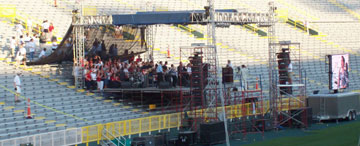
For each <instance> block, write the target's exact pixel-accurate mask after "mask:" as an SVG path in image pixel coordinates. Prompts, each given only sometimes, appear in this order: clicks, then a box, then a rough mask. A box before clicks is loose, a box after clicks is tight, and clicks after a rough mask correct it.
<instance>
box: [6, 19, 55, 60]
mask: <svg viewBox="0 0 360 146" xmlns="http://www.w3.org/2000/svg"><path fill="white" fill-rule="evenodd" d="M26 26H27V29H24V27H23V25H22V24H20V23H18V24H16V25H15V30H16V36H13V37H11V39H10V45H9V47H10V50H11V52H10V57H12V58H14V59H15V60H16V65H17V66H18V65H20V64H23V65H26V61H30V62H31V61H34V60H35V59H36V58H35V54H36V53H37V52H40V53H39V56H38V58H43V57H45V56H46V48H42V47H41V46H42V44H44V43H46V42H48V41H53V42H54V43H56V39H51V38H52V37H53V34H52V32H53V30H54V25H53V24H52V23H49V22H48V21H47V20H45V21H43V24H42V25H41V32H40V34H37V33H33V30H34V29H33V26H32V22H31V20H28V21H27V25H26ZM27 56H29V58H27Z"/></svg>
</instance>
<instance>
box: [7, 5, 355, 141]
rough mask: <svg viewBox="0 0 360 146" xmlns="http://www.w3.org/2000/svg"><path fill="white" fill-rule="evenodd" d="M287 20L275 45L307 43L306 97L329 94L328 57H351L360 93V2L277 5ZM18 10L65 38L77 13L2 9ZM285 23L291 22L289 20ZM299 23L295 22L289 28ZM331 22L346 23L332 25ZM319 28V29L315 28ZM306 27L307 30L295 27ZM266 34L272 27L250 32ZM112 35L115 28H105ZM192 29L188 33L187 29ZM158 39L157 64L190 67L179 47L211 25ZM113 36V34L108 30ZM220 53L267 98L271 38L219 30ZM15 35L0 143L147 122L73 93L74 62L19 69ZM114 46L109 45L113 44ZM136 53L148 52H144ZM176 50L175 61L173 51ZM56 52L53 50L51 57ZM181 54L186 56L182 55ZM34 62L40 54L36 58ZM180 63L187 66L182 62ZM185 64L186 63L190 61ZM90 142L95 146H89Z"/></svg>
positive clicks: (90, 8)
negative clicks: (245, 71)
mask: <svg viewBox="0 0 360 146" xmlns="http://www.w3.org/2000/svg"><path fill="white" fill-rule="evenodd" d="M267 1H268V0H266V1H264V0H251V1H249V0H217V1H216V4H215V5H216V8H217V9H239V10H246V11H251V12H264V11H265V12H266V11H267V10H268V7H267ZM275 2H276V3H277V5H278V11H279V15H280V17H279V18H281V21H280V22H279V23H278V24H277V25H276V35H277V40H278V41H281V40H291V41H292V42H300V43H301V50H298V51H300V53H301V59H302V61H303V62H302V63H303V64H302V65H303V66H302V67H303V69H304V70H305V71H306V75H307V78H308V80H307V81H308V82H307V83H308V84H307V85H308V86H307V92H308V93H312V92H313V91H314V90H322V89H327V88H328V77H327V74H326V70H325V69H326V60H325V56H326V55H328V54H341V53H349V54H350V62H351V64H350V68H351V72H350V78H351V80H352V82H351V85H350V87H349V89H346V90H347V91H352V90H357V89H359V88H360V83H359V80H360V71H359V70H360V58H359V53H360V52H359V50H360V48H359V46H360V42H359V41H358V38H360V36H359V35H360V33H354V32H358V31H359V29H360V27H359V25H360V24H359V23H352V22H349V23H347V21H358V20H359V15H360V11H359V9H358V7H359V6H360V4H359V3H358V1H356V0H337V1H333V0H317V1H314V0H276V1H275ZM206 3H207V2H206V0H156V1H154V2H152V1H151V2H150V1H147V0H101V1H99V0H87V1H85V3H84V4H83V5H84V9H85V10H84V11H85V12H84V13H85V14H86V15H96V14H99V15H106V14H124V13H125V14H126V13H135V12H138V11H168V10H194V9H202V8H203V6H204V5H206ZM2 4H5V5H12V6H16V11H17V13H18V14H19V16H18V17H17V18H18V19H19V20H20V21H23V22H25V23H26V22H27V21H28V20H32V21H33V23H34V24H36V25H41V22H42V21H43V20H49V21H50V22H52V23H54V25H55V30H56V32H55V35H56V36H57V37H58V39H60V40H61V39H62V37H63V36H64V34H65V33H66V31H67V29H68V28H69V26H70V23H71V11H72V10H73V9H74V8H75V5H76V0H58V7H56V8H55V7H53V2H52V1H50V0H26V1H21V0H11V1H5V3H2ZM284 18H285V19H284ZM289 19H291V20H294V22H295V21H296V22H297V24H295V23H293V24H291V23H286V22H287V20H289ZM330 21H344V22H343V23H331V22H330ZM311 22H319V23H311ZM305 23H308V27H309V28H312V29H314V30H315V31H317V32H319V34H318V35H309V33H308V32H306V31H304V30H302V29H303V28H305V29H306V27H304V26H305ZM298 24H301V25H302V27H300V28H299V27H296V26H294V25H298ZM0 27H1V28H13V27H14V26H13V24H12V22H10V21H7V20H6V22H3V21H1V22H0ZM249 27H251V28H253V29H259V30H261V31H263V32H267V30H266V28H258V27H257V26H252V25H251V26H249ZM104 29H106V30H108V31H112V30H111V29H107V28H104ZM189 29H190V31H189ZM153 30H154V32H155V33H156V34H155V35H154V36H153V37H154V40H155V45H154V46H152V47H153V51H154V56H153V57H154V58H155V61H168V62H169V64H174V65H178V63H179V62H180V61H183V62H186V61H187V60H186V58H187V57H188V56H189V55H190V54H180V51H179V48H180V47H182V46H190V45H191V44H192V43H206V42H207V40H206V36H205V39H204V38H199V37H198V36H196V35H194V33H193V31H191V30H195V31H196V32H198V34H202V35H203V36H204V34H206V26H201V25H188V26H172V25H157V26H154V27H153ZM92 33H93V34H95V35H92V38H89V39H88V40H89V41H88V44H91V43H92V42H93V40H94V39H95V38H102V39H104V40H105V41H106V43H107V44H112V43H118V44H121V43H126V42H119V40H117V39H113V38H112V37H111V36H110V35H107V34H104V33H103V32H100V31H98V32H96V31H94V32H92ZM110 33H111V32H110ZM216 33H217V35H218V38H219V39H218V48H220V51H219V56H220V65H221V66H225V65H226V63H227V60H229V59H230V60H231V61H232V62H233V64H235V65H236V66H240V65H242V64H245V65H247V66H248V68H249V70H250V72H249V73H250V79H249V81H250V82H252V83H251V85H250V86H251V87H250V88H255V87H254V84H255V80H256V77H258V76H259V75H261V76H262V81H263V82H262V83H263V85H262V87H263V88H264V90H265V92H264V94H265V95H266V94H267V93H268V91H266V90H268V89H267V87H268V86H269V85H268V74H269V73H268V68H267V60H268V51H267V50H268V39H267V37H266V36H265V35H263V36H261V35H259V33H256V32H254V31H251V30H249V28H248V27H242V26H230V27H229V28H217V30H216ZM14 35H16V32H15V31H14V30H10V31H8V30H1V31H0V37H1V39H0V40H1V42H0V47H1V48H3V49H2V50H1V51H0V58H1V60H2V62H1V63H0V65H1V66H2V67H3V68H2V69H1V70H0V87H1V88H0V96H2V99H1V100H0V140H4V139H9V138H14V137H22V136H27V135H32V134H38V133H47V132H52V131H58V130H64V129H67V128H72V127H84V126H89V125H96V124H100V123H102V124H105V123H109V122H116V121H124V120H128V119H135V118H141V117H147V116H149V115H152V114H156V113H150V114H146V113H145V114H144V113H143V112H144V111H143V110H142V109H137V108H136V107H132V106H126V105H124V104H119V103H118V102H116V101H112V100H111V99H106V98H105V97H100V96H99V95H94V94H87V93H85V92H84V91H82V90H76V89H73V88H74V87H73V86H72V63H69V62H64V63H62V64H59V65H39V66H33V67H31V68H24V67H21V68H15V67H14V66H13V62H12V61H13V60H11V59H10V58H9V54H10V50H9V47H8V44H9V38H11V36H14ZM107 46H110V45H107ZM134 50H138V51H142V49H141V48H135V49H134ZM168 50H169V51H170V52H171V53H170V57H168V55H167V54H168V52H167V51H168ZM48 53H50V52H48ZM180 55H182V56H181V57H180ZM35 56H38V54H36V55H35ZM181 58H182V59H183V60H181ZM184 58H185V59H184ZM19 71H22V72H23V76H22V80H23V84H24V88H23V92H24V94H23V98H24V99H21V100H22V102H21V103H16V104H14V103H13V102H11V101H12V100H13V96H14V94H13V92H12V88H13V86H12V83H13V77H14V75H15V73H16V72H19ZM25 98H31V100H32V103H31V109H32V112H33V113H34V115H33V116H34V117H35V118H34V119H31V120H26V121H25V120H24V119H23V117H24V114H26V110H25V108H24V105H25V104H26V100H25ZM88 142H89V141H88Z"/></svg>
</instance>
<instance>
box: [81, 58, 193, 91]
mask: <svg viewBox="0 0 360 146" xmlns="http://www.w3.org/2000/svg"><path fill="white" fill-rule="evenodd" d="M122 59H123V58H122ZM122 59H119V58H116V57H112V58H108V59H106V60H103V59H102V58H101V57H100V56H99V55H94V56H91V57H90V56H87V57H86V58H85V61H84V66H85V70H84V78H85V84H86V88H87V89H88V90H89V91H91V90H100V91H103V89H104V88H124V87H126V86H130V87H134V88H141V87H151V86H153V87H158V86H159V84H160V83H161V82H166V83H167V85H168V86H169V87H176V86H178V85H179V80H180V79H182V81H183V85H184V84H187V83H188V82H189V79H190V75H191V65H190V64H188V65H187V66H183V65H182V63H180V65H179V66H178V67H175V66H174V65H173V64H171V65H169V64H168V63H167V62H164V63H163V62H162V61H160V62H158V63H155V62H153V61H143V59H142V58H141V57H140V55H139V56H137V58H136V59H135V56H131V57H130V58H128V59H125V60H124V59H123V60H122ZM179 70H180V71H181V72H182V73H181V74H179V72H178V71H179Z"/></svg>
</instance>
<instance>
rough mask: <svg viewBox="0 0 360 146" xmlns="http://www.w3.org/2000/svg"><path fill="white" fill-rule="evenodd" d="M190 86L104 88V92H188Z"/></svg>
mask: <svg viewBox="0 0 360 146" xmlns="http://www.w3.org/2000/svg"><path fill="white" fill-rule="evenodd" d="M189 91H190V87H176V88H168V89H160V88H156V87H147V88H106V89H104V92H105V93H124V92H139V93H162V92H189Z"/></svg>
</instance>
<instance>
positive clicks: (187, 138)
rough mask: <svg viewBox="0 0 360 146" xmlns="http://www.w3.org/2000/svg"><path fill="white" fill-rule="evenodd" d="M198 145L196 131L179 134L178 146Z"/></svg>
mask: <svg viewBox="0 0 360 146" xmlns="http://www.w3.org/2000/svg"><path fill="white" fill-rule="evenodd" d="M195 143H196V132H195V131H183V132H179V136H178V141H177V142H176V146H190V145H193V144H195Z"/></svg>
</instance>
